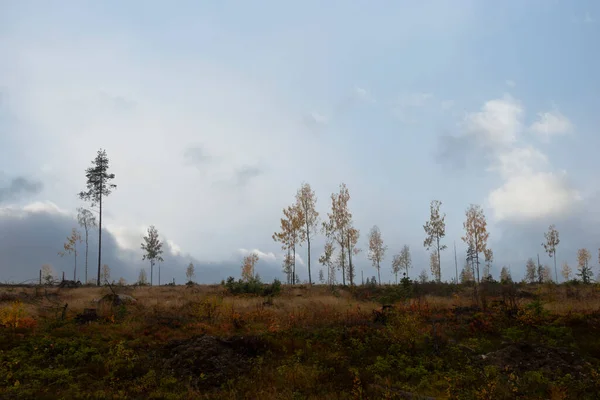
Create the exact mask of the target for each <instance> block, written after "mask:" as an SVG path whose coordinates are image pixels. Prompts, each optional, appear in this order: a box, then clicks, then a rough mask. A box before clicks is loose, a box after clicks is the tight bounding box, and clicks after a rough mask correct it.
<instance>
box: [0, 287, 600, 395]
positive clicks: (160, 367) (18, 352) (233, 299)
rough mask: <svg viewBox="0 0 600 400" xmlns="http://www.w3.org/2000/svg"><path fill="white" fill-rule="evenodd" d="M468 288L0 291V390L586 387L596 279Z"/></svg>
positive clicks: (502, 390) (594, 340) (584, 391)
mask: <svg viewBox="0 0 600 400" xmlns="http://www.w3.org/2000/svg"><path fill="white" fill-rule="evenodd" d="M113 290H114V292H115V293H118V294H123V295H128V296H131V297H132V298H134V299H135V302H131V301H130V302H126V303H123V304H115V302H114V300H115V299H114V296H113V297H111V296H110V295H111V294H112V293H113ZM479 292H480V293H481V297H482V300H481V301H479V302H478V303H475V301H474V299H475V297H474V295H473V287H468V286H456V285H450V284H425V285H419V284H414V283H413V284H405V285H400V286H383V287H375V286H359V287H353V288H342V287H334V288H331V287H325V286H313V287H305V286H296V287H290V286H282V288H281V292H280V293H277V294H272V295H269V296H256V295H250V294H240V295H233V294H231V293H230V292H229V291H228V289H227V288H226V287H224V286H221V285H212V286H201V285H190V286H161V287H127V286H123V287H114V288H113V289H111V288H109V287H101V288H96V287H82V288H75V289H59V288H56V287H18V286H12V287H8V286H7V287H0V318H1V320H0V324H1V327H0V398H2V399H13V398H15V399H16V398H23V399H32V398H36V399H44V398H48V399H50V398H64V399H71V398H73V399H126V398H132V399H136V398H150V399H402V398H413V399H417V398H438V399H515V398H517V399H571V398H572V399H575V398H577V399H597V398H598V393H599V392H600V370H599V365H600V362H599V360H600V335H599V329H600V286H597V285H585V286H584V285H560V286H557V285H552V284H549V285H522V284H519V285H517V284H510V285H501V284H486V285H482V287H480V289H479ZM106 295H109V296H108V297H107V298H104V296H106ZM103 298H104V300H101V301H98V300H99V299H103ZM382 305H386V307H383V308H382ZM390 306H391V307H390ZM85 309H94V310H93V311H92V310H87V311H86V310H85ZM94 312H95V314H94ZM418 396H423V397H418Z"/></svg>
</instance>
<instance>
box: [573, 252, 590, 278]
mask: <svg viewBox="0 0 600 400" xmlns="http://www.w3.org/2000/svg"><path fill="white" fill-rule="evenodd" d="M591 259H592V255H591V254H590V252H589V250H588V249H579V250H577V269H578V270H579V272H578V273H577V275H578V276H580V277H581V280H582V281H583V283H585V284H588V283H590V282H591V280H592V276H593V273H592V269H591V268H590V266H589V262H590V260H591Z"/></svg>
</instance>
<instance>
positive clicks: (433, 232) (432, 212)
mask: <svg viewBox="0 0 600 400" xmlns="http://www.w3.org/2000/svg"><path fill="white" fill-rule="evenodd" d="M441 205H442V202H441V201H439V200H433V201H432V202H431V204H430V205H429V221H427V222H426V223H425V225H423V229H424V230H425V233H426V234H427V237H426V238H425V240H424V241H423V246H424V247H425V249H426V250H427V251H429V250H430V249H431V248H433V250H434V251H435V252H436V253H437V255H436V258H435V259H436V260H437V262H438V266H437V267H436V268H434V270H435V271H436V275H434V277H435V279H436V280H437V281H438V282H440V281H441V280H442V273H441V271H442V269H441V261H440V260H441V258H440V252H441V251H442V250H445V249H446V248H447V246H446V245H441V244H440V240H441V239H443V238H444V237H445V236H446V223H445V219H446V214H443V215H440V206H441Z"/></svg>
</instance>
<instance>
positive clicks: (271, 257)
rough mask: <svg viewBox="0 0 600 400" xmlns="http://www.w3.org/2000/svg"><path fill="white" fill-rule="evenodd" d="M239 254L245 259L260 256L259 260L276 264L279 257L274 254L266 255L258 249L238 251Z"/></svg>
mask: <svg viewBox="0 0 600 400" xmlns="http://www.w3.org/2000/svg"><path fill="white" fill-rule="evenodd" d="M238 253H239V254H240V255H241V256H243V257H246V256H248V255H250V254H256V255H257V256H258V259H259V260H264V261H268V262H276V261H277V256H276V255H275V253H273V252H268V253H265V252H263V251H260V250H258V249H254V250H247V249H238Z"/></svg>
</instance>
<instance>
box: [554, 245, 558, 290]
mask: <svg viewBox="0 0 600 400" xmlns="http://www.w3.org/2000/svg"><path fill="white" fill-rule="evenodd" d="M554 276H555V277H556V283H558V270H557V269H556V249H554Z"/></svg>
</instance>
